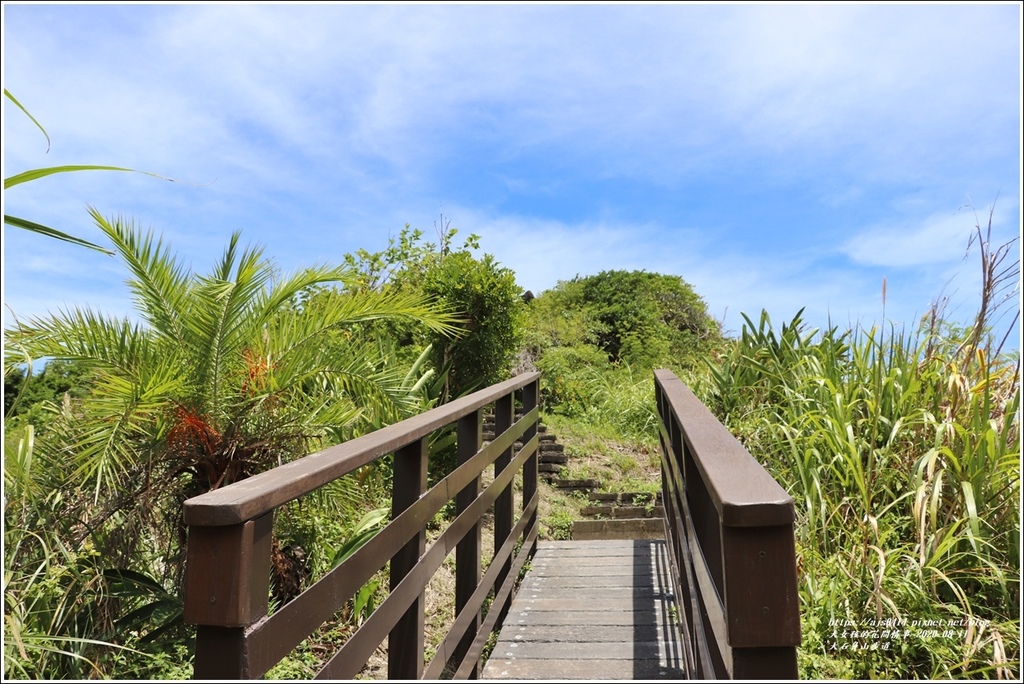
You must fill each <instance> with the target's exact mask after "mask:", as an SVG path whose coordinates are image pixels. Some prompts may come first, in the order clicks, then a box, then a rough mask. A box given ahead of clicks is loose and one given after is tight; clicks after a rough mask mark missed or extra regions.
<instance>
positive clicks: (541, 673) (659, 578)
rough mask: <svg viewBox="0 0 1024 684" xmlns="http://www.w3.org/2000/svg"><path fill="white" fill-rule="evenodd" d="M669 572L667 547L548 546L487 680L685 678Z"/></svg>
mask: <svg viewBox="0 0 1024 684" xmlns="http://www.w3.org/2000/svg"><path fill="white" fill-rule="evenodd" d="M563 553H564V554H566V555H567V556H569V557H568V558H563V557H560V556H561V554H563ZM594 554H613V555H605V556H601V555H594ZM667 567H668V559H667V557H666V556H665V548H664V542H649V541H634V540H629V541H622V540H619V541H593V542H579V541H573V542H558V543H557V544H553V543H550V542H542V543H541V544H540V546H539V547H538V549H537V555H536V557H535V558H534V565H533V569H532V570H531V572H530V574H529V575H527V577H526V579H525V580H524V581H523V585H522V587H521V588H520V591H519V594H518V595H517V596H516V598H515V600H514V601H513V603H512V606H511V607H510V609H509V613H508V617H507V619H506V620H505V624H504V627H503V628H502V630H501V634H500V635H499V638H498V641H497V643H496V645H495V647H494V650H493V651H492V653H491V656H490V659H489V660H488V662H487V664H486V665H485V667H484V670H483V672H482V676H483V677H484V678H485V679H542V680H545V681H549V680H552V679H580V678H583V679H609V678H611V679H617V678H621V679H658V678H675V679H678V678H679V677H680V676H681V675H682V672H683V667H682V665H681V662H682V661H681V649H680V646H679V644H678V638H677V635H678V630H677V629H676V627H675V625H674V618H673V613H674V605H675V601H674V593H673V589H672V583H671V580H670V578H669V577H668V574H667V572H666V569H667ZM548 570H552V571H554V572H555V573H557V574H555V575H552V576H545V574H544V573H545V572H546V571H548Z"/></svg>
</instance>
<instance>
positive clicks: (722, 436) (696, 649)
mask: <svg viewBox="0 0 1024 684" xmlns="http://www.w3.org/2000/svg"><path fill="white" fill-rule="evenodd" d="M655 398H656V403H657V409H658V415H659V418H660V423H659V430H660V442H661V452H662V489H663V496H662V498H663V500H664V507H665V529H666V542H667V544H668V546H669V552H670V561H671V567H672V571H673V581H674V583H675V586H676V592H677V596H679V597H680V619H679V627H680V632H681V637H682V639H681V643H682V645H683V656H684V658H683V659H684V662H685V663H686V665H687V674H688V676H689V677H690V678H693V679H712V678H736V679H750V678H757V679H763V678H778V679H795V678H796V676H797V670H796V646H798V645H799V644H800V613H799V601H798V596H797V589H796V587H797V584H796V552H795V546H794V539H793V523H794V520H795V509H794V502H793V499H792V497H790V496H789V494H787V493H786V491H785V490H784V489H783V488H782V487H781V486H779V484H778V483H777V482H776V481H775V480H774V479H773V478H772V477H771V475H770V474H769V473H768V472H767V471H766V470H765V469H764V468H763V467H762V466H761V465H760V464H759V463H758V462H757V461H756V460H755V459H754V458H753V456H751V455H750V453H749V452H747V450H746V449H745V448H744V447H743V445H742V444H740V443H739V441H738V440H737V439H736V438H735V437H733V436H732V434H730V433H729V431H728V430H727V429H726V428H725V426H723V425H722V424H721V423H720V422H719V421H718V420H717V419H716V418H715V417H714V415H713V414H712V413H711V412H710V411H709V410H708V408H707V407H706V406H704V404H703V403H702V402H701V401H700V400H699V399H697V397H696V396H695V395H694V394H693V392H691V391H690V390H689V388H687V387H686V385H684V384H683V382H682V381H681V380H679V378H677V377H676V376H675V375H674V374H672V373H671V372H669V371H665V370H658V371H655Z"/></svg>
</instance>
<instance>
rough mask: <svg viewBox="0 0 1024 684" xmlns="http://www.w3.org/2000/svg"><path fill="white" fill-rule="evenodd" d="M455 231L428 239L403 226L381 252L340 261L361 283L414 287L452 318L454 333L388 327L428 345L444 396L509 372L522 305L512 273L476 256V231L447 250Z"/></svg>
mask: <svg viewBox="0 0 1024 684" xmlns="http://www.w3.org/2000/svg"><path fill="white" fill-rule="evenodd" d="M457 233H458V231H457V230H456V229H454V228H450V227H449V226H448V224H447V223H445V224H444V227H443V228H442V229H441V230H440V231H439V240H438V242H437V243H430V242H425V241H424V240H423V234H422V232H421V231H419V230H413V229H411V228H410V227H409V226H406V227H405V229H404V230H403V231H402V232H401V234H400V235H399V237H398V238H397V240H396V239H392V240H391V242H390V244H389V246H388V248H387V249H385V250H384V251H382V252H376V253H370V252H367V251H365V250H360V251H359V252H357V253H356V254H354V255H348V257H347V259H346V260H347V262H348V263H349V264H350V265H352V266H353V267H355V268H356V269H357V270H358V271H359V272H360V273H361V274H362V282H363V286H364V287H366V288H367V289H370V290H375V291H381V292H387V291H392V290H394V291H400V292H414V293H419V294H422V295H425V296H427V297H429V298H430V299H431V300H433V301H435V302H436V303H437V304H438V305H439V306H441V307H443V308H444V309H445V310H447V311H449V312H451V313H452V314H453V315H454V316H455V317H456V318H457V319H458V322H459V330H458V331H457V332H455V331H452V330H447V331H429V332H423V331H418V330H417V331H414V330H412V329H411V328H409V327H408V326H392V327H390V328H389V329H388V333H389V334H390V336H391V337H392V338H394V339H398V340H405V341H413V340H416V341H419V342H420V343H423V344H429V345H430V347H431V350H432V351H431V354H432V359H433V365H434V367H435V368H436V369H438V370H439V372H440V373H441V374H442V378H441V380H442V381H443V387H442V388H441V394H442V398H443V399H445V400H447V399H450V398H453V397H457V396H460V395H463V394H466V393H468V392H471V391H473V390H475V389H479V388H482V387H486V386H488V385H491V384H494V383H496V382H500V381H501V380H504V379H506V378H508V377H509V374H510V372H511V371H512V367H513V364H514V362H515V359H516V354H517V353H518V351H519V348H520V345H521V342H522V337H523V313H524V312H523V307H524V305H523V301H522V298H521V296H520V295H521V294H522V290H520V288H519V286H518V285H517V284H516V278H515V273H513V272H512V270H511V269H508V268H505V267H502V266H501V265H500V264H499V263H498V262H497V261H496V260H495V258H494V256H493V255H490V254H484V255H483V256H481V257H477V256H475V255H474V254H473V252H474V251H475V250H477V249H479V239H478V238H477V236H475V235H470V236H469V238H467V240H466V241H465V243H464V244H463V246H462V247H461V248H458V249H455V248H453V245H452V242H453V240H454V238H455V236H456V235H457Z"/></svg>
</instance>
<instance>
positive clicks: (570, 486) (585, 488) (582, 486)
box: [548, 478, 601, 492]
mask: <svg viewBox="0 0 1024 684" xmlns="http://www.w3.org/2000/svg"><path fill="white" fill-rule="evenodd" d="M548 484H550V485H551V486H552V487H554V488H555V489H561V490H574V491H578V492H590V491H592V490H594V489H597V488H598V487H600V486H601V483H600V482H598V481H597V480H591V479H585V480H563V479H561V478H552V479H550V480H548Z"/></svg>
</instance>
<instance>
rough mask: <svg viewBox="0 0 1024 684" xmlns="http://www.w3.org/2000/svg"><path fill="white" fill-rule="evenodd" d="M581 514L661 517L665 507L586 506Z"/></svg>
mask: <svg viewBox="0 0 1024 684" xmlns="http://www.w3.org/2000/svg"><path fill="white" fill-rule="evenodd" d="M580 515H587V516H600V517H602V518H661V517H664V515H665V509H664V508H663V507H661V506H652V507H651V508H647V507H646V506H616V505H612V506H584V507H583V508H581V509H580Z"/></svg>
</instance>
